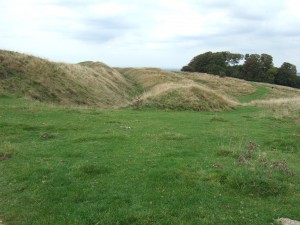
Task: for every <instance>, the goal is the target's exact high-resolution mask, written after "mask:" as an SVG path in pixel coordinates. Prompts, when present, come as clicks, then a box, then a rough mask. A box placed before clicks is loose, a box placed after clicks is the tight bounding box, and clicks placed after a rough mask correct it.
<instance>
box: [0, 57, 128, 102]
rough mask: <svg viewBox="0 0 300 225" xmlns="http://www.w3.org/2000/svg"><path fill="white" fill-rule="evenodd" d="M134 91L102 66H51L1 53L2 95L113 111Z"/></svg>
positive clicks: (120, 78)
mask: <svg viewBox="0 0 300 225" xmlns="http://www.w3.org/2000/svg"><path fill="white" fill-rule="evenodd" d="M133 91H134V90H133V89H132V87H131V85H130V84H129V83H127V81H126V80H125V79H124V78H123V76H122V75H121V74H119V73H118V72H117V71H116V70H114V69H112V68H110V67H108V66H106V65H104V64H102V63H91V62H85V63H81V64H78V65H71V64H64V63H53V62H49V61H47V60H44V59H40V58H37V57H33V56H28V55H24V54H19V53H14V52H8V51H0V92H2V93H6V94H9V95H14V96H19V97H24V96H25V97H28V98H32V99H37V100H39V101H44V102H51V103H58V104H64V105H90V106H92V105H93V106H98V107H102V108H107V107H110V108H112V107H117V106H122V105H126V104H128V103H129V101H130V97H129V95H130V93H131V92H133Z"/></svg>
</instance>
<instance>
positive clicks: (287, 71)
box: [275, 62, 297, 86]
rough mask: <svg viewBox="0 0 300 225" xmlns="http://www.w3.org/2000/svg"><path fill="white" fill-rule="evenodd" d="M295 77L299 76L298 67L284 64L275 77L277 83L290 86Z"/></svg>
mask: <svg viewBox="0 0 300 225" xmlns="http://www.w3.org/2000/svg"><path fill="white" fill-rule="evenodd" d="M293 76H297V69H296V66H295V65H293V64H291V63H288V62H284V63H283V64H282V65H281V67H280V68H279V69H278V71H277V74H276V75H275V83H276V84H280V85H287V86H289V84H290V83H291V80H292V77H293ZM292 83H293V82H292Z"/></svg>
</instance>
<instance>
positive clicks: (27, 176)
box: [0, 50, 300, 225]
mask: <svg viewBox="0 0 300 225" xmlns="http://www.w3.org/2000/svg"><path fill="white" fill-rule="evenodd" d="M299 103H300V90H297V89H293V88H287V87H281V86H278V85H271V84H262V83H251V82H246V81H243V80H239V79H234V78H221V77H218V76H212V75H209V74H200V73H183V72H168V71H164V70H160V69H155V68H140V69H136V68H110V67H108V66H107V65H105V64H103V63H100V62H97V63H94V62H83V63H79V64H63V63H53V62H49V61H47V60H44V59H39V58H36V57H34V56H28V55H23V54H19V53H14V52H8V51H2V50H0V225H54V224H55V225H83V224H84V225H102V224H103V225H129V224H136V225H140V224H149V225H150V224H153V225H154V224H155V225H156V224H162V225H163V224H166V225H168V224H182V225H186V224H201V225H202V224H203V225H213V224H218V225H228V224H230V225H241V224H247V225H248V224H250V225H251V224H253V225H257V224H259V225H270V224H276V222H275V221H274V219H277V218H281V217H284V218H290V219H293V220H298V221H300V211H299V205H300V179H299V174H300V167H299V164H300V126H299V124H300V104H299Z"/></svg>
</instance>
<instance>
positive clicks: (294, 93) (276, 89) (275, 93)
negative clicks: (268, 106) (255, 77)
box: [260, 83, 300, 99]
mask: <svg viewBox="0 0 300 225" xmlns="http://www.w3.org/2000/svg"><path fill="white" fill-rule="evenodd" d="M260 85H263V86H264V87H266V88H267V89H268V93H267V94H266V95H264V96H263V99H271V98H295V97H299V96H300V89H296V88H291V87H286V86H280V85H276V84H266V83H260Z"/></svg>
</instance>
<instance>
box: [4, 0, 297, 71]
mask: <svg viewBox="0 0 300 225" xmlns="http://www.w3.org/2000/svg"><path fill="white" fill-rule="evenodd" d="M299 10H300V1H299V0H230V1H228V0H160V1H155V0H111V1H109V0H0V48H1V49H6V50H13V51H19V52H22V53H29V54H33V55H36V56H40V57H43V58H47V59H49V60H54V61H63V62H68V63H77V62H80V61H87V60H93V61H102V62H104V63H106V64H108V65H110V66H120V67H128V66H131V67H143V66H147V67H161V68H181V67H182V66H183V65H186V64H187V63H188V62H189V61H190V60H191V59H192V58H193V57H194V56H196V55H198V54H201V53H204V52H206V51H231V52H236V53H242V54H245V53H259V54H261V53H268V54H271V55H272V56H273V58H274V63H275V66H280V65H281V64H282V63H283V62H285V61H286V62H290V63H292V64H295V65H296V66H297V68H298V71H299V70H300V56H299V53H300V12H299Z"/></svg>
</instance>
